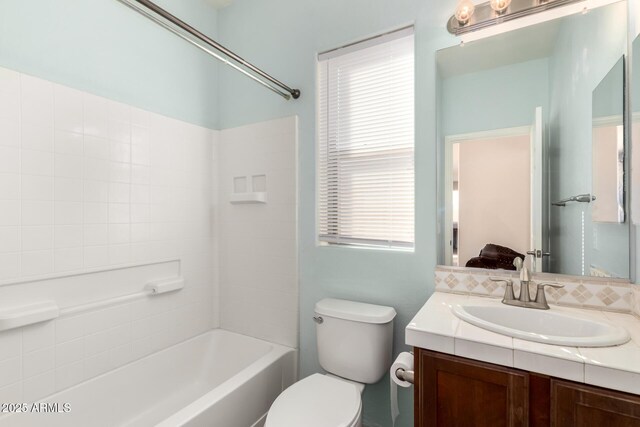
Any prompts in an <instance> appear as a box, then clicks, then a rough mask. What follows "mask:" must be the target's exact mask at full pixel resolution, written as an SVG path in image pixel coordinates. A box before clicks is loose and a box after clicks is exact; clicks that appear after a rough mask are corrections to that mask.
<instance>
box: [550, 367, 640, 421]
mask: <svg viewBox="0 0 640 427" xmlns="http://www.w3.org/2000/svg"><path fill="white" fill-rule="evenodd" d="M551 420H552V422H551V425H552V426H555V427H573V426H576V427H577V426H580V427H602V426H610V427H640V396H635V395H631V394H626V393H621V392H617V391H613V390H606V389H602V388H598V387H592V386H588V385H584V384H576V383H570V382H567V381H562V380H556V379H552V380H551Z"/></svg>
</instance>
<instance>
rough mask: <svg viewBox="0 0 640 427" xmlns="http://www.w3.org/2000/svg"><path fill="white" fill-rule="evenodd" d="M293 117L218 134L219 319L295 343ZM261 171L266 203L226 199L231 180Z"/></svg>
mask: <svg viewBox="0 0 640 427" xmlns="http://www.w3.org/2000/svg"><path fill="white" fill-rule="evenodd" d="M296 139H297V119H296V118H295V117H288V118H284V119H277V120H271V121H268V122H263V123H257V124H252V125H248V126H242V127H238V128H233V129H226V130H223V131H221V132H220V145H219V156H220V160H221V161H220V175H219V181H220V182H219V186H218V192H219V194H218V195H219V197H218V201H219V212H220V221H219V227H220V240H219V246H220V294H221V295H220V298H221V301H222V304H221V307H220V316H221V318H220V324H221V326H222V327H223V328H225V329H229V330H232V331H235V332H239V333H242V334H246V335H250V336H254V337H257V338H261V339H266V340H269V341H273V342H277V343H279V344H283V345H287V346H290V347H297V343H298V278H297V277H298V276H297V274H298V273H297V257H296V252H297V250H296V248H297V246H296V168H295V165H296ZM253 175H264V176H265V177H266V193H267V203H264V204H262V203H256V204H231V203H230V195H231V192H232V190H233V188H234V183H233V179H234V177H242V176H249V177H251V176H253Z"/></svg>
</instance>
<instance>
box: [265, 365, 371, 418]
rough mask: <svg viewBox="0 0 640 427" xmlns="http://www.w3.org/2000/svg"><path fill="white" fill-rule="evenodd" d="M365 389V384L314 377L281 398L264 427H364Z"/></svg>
mask: <svg viewBox="0 0 640 427" xmlns="http://www.w3.org/2000/svg"><path fill="white" fill-rule="evenodd" d="M363 389H364V385H363V384H361V387H358V386H357V385H356V384H353V383H352V382H349V381H345V380H342V379H338V378H335V377H332V376H330V375H323V374H313V375H311V376H309V377H307V378H305V379H303V380H301V381H298V382H297V383H295V384H294V385H292V386H291V387H289V388H288V389H286V390H285V391H284V392H282V393H281V394H280V396H278V398H277V399H276V400H275V402H273V405H271V409H269V413H268V415H267V421H266V423H265V427H301V426H304V427H361V426H362V399H361V391H362V390H363Z"/></svg>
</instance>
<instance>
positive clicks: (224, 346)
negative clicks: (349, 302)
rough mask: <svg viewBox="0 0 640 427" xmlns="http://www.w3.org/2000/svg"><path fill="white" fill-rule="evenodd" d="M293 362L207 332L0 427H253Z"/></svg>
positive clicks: (263, 346) (288, 353)
mask: <svg viewBox="0 0 640 427" xmlns="http://www.w3.org/2000/svg"><path fill="white" fill-rule="evenodd" d="M296 357H297V356H296V351H295V350H294V349H292V348H288V347H283V346H280V345H277V344H273V343H269V342H266V341H261V340H258V339H254V338H250V337H247V336H244V335H239V334H235V333H232V332H228V331H224V330H221V329H215V330H212V331H209V332H206V333H204V334H202V335H198V336H196V337H194V338H192V339H189V340H187V341H184V342H182V343H179V344H176V345H174V346H172V347H169V348H167V349H165V350H162V351H159V352H157V353H154V354H151V355H149V356H147V357H145V358H142V359H139V360H137V361H135V362H132V363H130V364H128V365H125V366H123V367H121V368H118V369H116V370H113V371H111V372H107V373H105V374H103V375H101V376H99V377H96V378H93V379H91V380H88V381H86V382H84V383H80V384H78V385H76V386H74V387H72V388H69V389H67V390H63V391H61V392H59V393H56V394H54V395H51V396H49V397H47V398H46V399H44V402H46V403H48V404H50V405H49V408H50V409H51V408H55V405H53V404H56V403H57V404H58V409H59V410H60V412H57V413H56V412H54V413H33V412H31V413H16V414H11V415H8V416H5V417H3V418H0V425H2V426H5V425H6V426H11V427H13V426H43V425H46V426H47V427H55V426H61V427H62V426H64V427H70V426H81V427H87V426H91V427H98V426H109V427H112V426H128V427H129V426H130V427H134V426H144V427H147V426H158V427H176V426H189V427H192V426H193V427H195V426H206V427H218V426H219V427H236V426H237V427H258V426H261V425H262V424H263V422H264V419H265V417H266V413H267V411H268V409H269V407H270V406H271V403H272V402H273V401H274V400H275V398H276V397H277V396H278V395H279V394H280V393H281V392H282V390H284V389H285V388H287V387H288V386H289V385H291V384H292V383H293V382H294V381H295V377H296ZM64 404H68V406H67V407H66V408H67V409H68V410H69V412H64V411H65V406H64Z"/></svg>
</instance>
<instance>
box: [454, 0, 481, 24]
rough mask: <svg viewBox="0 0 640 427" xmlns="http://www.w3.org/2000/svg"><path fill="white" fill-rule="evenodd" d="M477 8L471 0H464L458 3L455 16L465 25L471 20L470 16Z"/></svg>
mask: <svg viewBox="0 0 640 427" xmlns="http://www.w3.org/2000/svg"><path fill="white" fill-rule="evenodd" d="M475 10H476V6H475V5H474V4H473V2H472V1H471V0H464V1H461V2H460V3H458V7H456V14H455V17H456V19H457V20H458V23H459V24H460V25H465V24H466V23H467V22H469V18H471V15H473V12H474V11H475Z"/></svg>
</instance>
